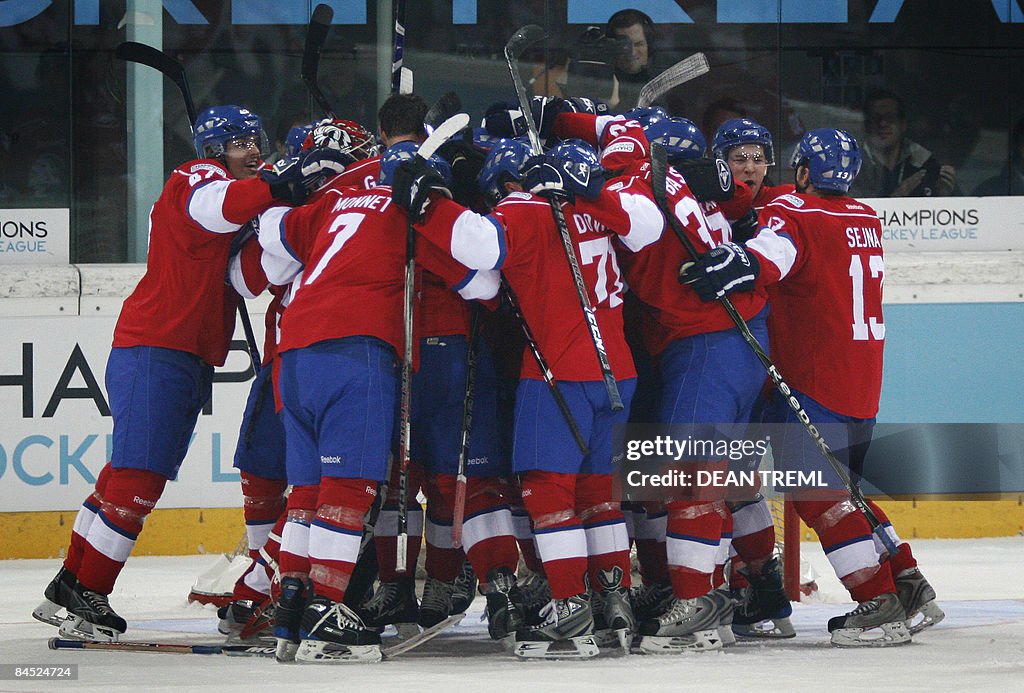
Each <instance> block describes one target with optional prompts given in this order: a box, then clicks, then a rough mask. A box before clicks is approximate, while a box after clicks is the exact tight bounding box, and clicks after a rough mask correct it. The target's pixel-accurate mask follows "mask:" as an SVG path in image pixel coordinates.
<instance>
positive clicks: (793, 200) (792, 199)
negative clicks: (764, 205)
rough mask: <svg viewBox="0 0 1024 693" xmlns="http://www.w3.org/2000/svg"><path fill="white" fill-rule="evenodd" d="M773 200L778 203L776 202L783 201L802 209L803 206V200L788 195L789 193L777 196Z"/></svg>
mask: <svg viewBox="0 0 1024 693" xmlns="http://www.w3.org/2000/svg"><path fill="white" fill-rule="evenodd" d="M775 200H776V201H778V200H785V201H786V202H788V203H790V204H791V205H793V206H794V207H803V206H804V201H803V200H801V199H800V198H799V197H797V196H795V195H790V194H789V193H786V194H785V195H779V196H778V197H776V198H775Z"/></svg>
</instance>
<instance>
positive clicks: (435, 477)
mask: <svg viewBox="0 0 1024 693" xmlns="http://www.w3.org/2000/svg"><path fill="white" fill-rule="evenodd" d="M423 493H424V495H425V496H426V497H427V518H426V526H425V527H424V534H425V535H426V538H427V559H426V562H425V566H424V567H425V568H426V571H427V575H429V576H430V577H432V578H434V579H435V580H440V581H441V582H451V581H453V580H454V579H455V578H456V577H458V575H459V572H460V571H461V570H462V564H463V562H464V561H465V559H466V555H465V554H464V553H463V552H462V548H454V547H453V546H452V506H453V505H454V504H455V477H454V476H452V475H451V474H428V475H426V479H425V480H424V484H423Z"/></svg>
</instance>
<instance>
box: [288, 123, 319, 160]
mask: <svg viewBox="0 0 1024 693" xmlns="http://www.w3.org/2000/svg"><path fill="white" fill-rule="evenodd" d="M310 130H312V128H311V127H310V126H309V125H297V126H295V127H293V128H292V129H291V130H289V131H288V134H287V135H286V136H285V138H284V155H285V156H296V155H297V154H298V153H299V151H300V150H301V149H302V143H303V142H305V141H306V136H307V135H309V132H310Z"/></svg>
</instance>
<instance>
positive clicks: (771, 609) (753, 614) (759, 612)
mask: <svg viewBox="0 0 1024 693" xmlns="http://www.w3.org/2000/svg"><path fill="white" fill-rule="evenodd" d="M747 579H749V580H750V586H749V587H745V588H744V589H742V590H740V591H739V594H738V599H737V601H738V604H737V606H736V611H735V613H734V614H733V619H732V632H733V633H735V634H736V635H738V636H740V637H743V638H792V637H796V630H794V629H793V623H792V622H791V621H790V620H789V617H790V616H791V615H792V614H793V606H792V605H791V604H790V603H789V597H787V596H786V590H785V589H784V588H783V586H782V573H781V571H780V570H779V560H778V559H777V558H772V559H771V560H770V561H768V562H767V563H765V564H764V566H763V567H762V568H761V571H760V572H759V573H757V574H750V575H748V576H747Z"/></svg>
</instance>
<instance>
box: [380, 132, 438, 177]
mask: <svg viewBox="0 0 1024 693" xmlns="http://www.w3.org/2000/svg"><path fill="white" fill-rule="evenodd" d="M419 148H420V145H419V143H417V142H413V141H411V140H403V141H401V142H396V143H395V144H393V145H391V146H390V147H388V148H387V149H386V150H384V153H383V154H382V155H381V157H380V176H378V177H377V182H378V183H379V184H380V185H391V183H392V181H393V180H394V177H395V169H396V168H398V167H399V166H400V165H401V164H402V162H404V161H411V160H412V159H413V157H415V156H416V152H417V151H418V150H419ZM427 163H428V164H430V167H431V168H432V169H434V170H435V171H437V172H438V174H440V176H441V178H443V179H444V182H445V184H446V185H451V184H452V167H451V165H450V164H449V163H448V162H447V161H445V160H444V159H442V158H441V157H439V156H437V155H436V154H435V155H434V156H432V157H430V158H429V159H427Z"/></svg>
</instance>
